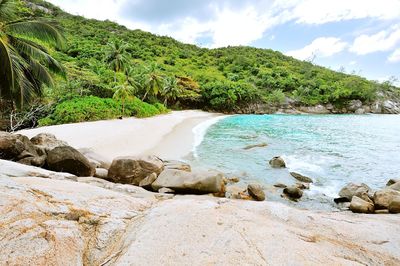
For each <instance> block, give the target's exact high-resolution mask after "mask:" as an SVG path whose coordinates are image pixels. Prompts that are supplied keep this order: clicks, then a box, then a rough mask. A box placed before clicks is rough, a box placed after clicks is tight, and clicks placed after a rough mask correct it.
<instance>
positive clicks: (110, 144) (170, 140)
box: [16, 110, 223, 161]
mask: <svg viewBox="0 0 400 266" xmlns="http://www.w3.org/2000/svg"><path fill="white" fill-rule="evenodd" d="M222 116H223V115H222V114H218V113H209V112H204V111H199V110H186V111H173V112H171V113H168V114H164V115H159V116H155V117H149V118H142V119H139V118H125V119H122V120H102V121H91V122H83V123H76V124H63V125H56V126H49V127H39V128H35V129H28V130H21V131H19V132H16V133H18V134H22V135H25V136H27V137H29V138H31V137H33V136H35V135H37V134H39V133H50V134H53V135H55V136H56V137H57V138H58V139H60V140H63V141H66V142H67V143H68V144H69V145H71V146H73V147H75V148H76V149H89V150H91V151H92V152H94V153H97V154H99V155H101V156H102V157H104V158H107V159H108V160H110V161H111V160H113V159H114V158H116V157H120V156H138V155H156V156H159V157H162V158H165V159H176V160H177V159H182V158H183V157H184V156H186V155H188V154H190V152H192V151H193V147H194V145H195V141H196V139H195V133H194V132H193V130H194V128H195V127H197V126H199V125H201V124H202V123H205V122H207V121H210V120H213V119H216V118H219V117H222ZM211 125H212V124H210V125H209V126H211ZM207 128H208V127H207ZM207 128H206V129H207Z"/></svg>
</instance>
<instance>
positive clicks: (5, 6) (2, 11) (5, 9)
mask: <svg viewBox="0 0 400 266" xmlns="http://www.w3.org/2000/svg"><path fill="white" fill-rule="evenodd" d="M16 9H17V2H16V1H15V0H0V21H2V22H4V21H10V20H12V19H14V18H15V10H16Z"/></svg>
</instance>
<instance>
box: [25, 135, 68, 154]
mask: <svg viewBox="0 0 400 266" xmlns="http://www.w3.org/2000/svg"><path fill="white" fill-rule="evenodd" d="M31 142H32V143H33V144H34V145H36V146H39V147H41V148H43V149H44V150H45V151H46V152H49V151H51V150H52V149H54V148H57V147H62V146H68V143H66V142H65V141H62V140H58V139H57V138H56V136H54V135H53V134H49V133H40V134H38V135H36V136H34V137H33V138H31Z"/></svg>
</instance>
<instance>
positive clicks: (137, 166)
mask: <svg viewBox="0 0 400 266" xmlns="http://www.w3.org/2000/svg"><path fill="white" fill-rule="evenodd" d="M163 169H164V164H163V162H162V161H161V160H160V159H159V158H157V157H155V156H144V157H119V158H116V159H114V161H113V162H112V164H111V166H110V169H109V170H108V180H110V181H112V182H115V183H122V184H132V185H135V186H138V185H139V183H140V181H142V180H143V179H145V178H146V177H147V176H149V175H150V174H152V173H155V174H156V175H157V176H158V175H159V174H160V173H161V172H162V170H163ZM157 190H158V189H157ZM157 190H156V191H157Z"/></svg>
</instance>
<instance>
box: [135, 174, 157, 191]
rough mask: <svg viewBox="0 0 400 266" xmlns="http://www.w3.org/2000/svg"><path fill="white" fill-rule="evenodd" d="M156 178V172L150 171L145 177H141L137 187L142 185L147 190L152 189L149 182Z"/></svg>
mask: <svg viewBox="0 0 400 266" xmlns="http://www.w3.org/2000/svg"><path fill="white" fill-rule="evenodd" d="M156 179H157V174H156V173H151V174H150V175H148V176H147V177H146V178H145V179H142V181H140V183H139V187H142V188H144V189H147V190H152V187H151V184H153V183H154V181H156Z"/></svg>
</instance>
